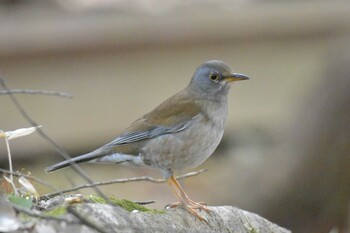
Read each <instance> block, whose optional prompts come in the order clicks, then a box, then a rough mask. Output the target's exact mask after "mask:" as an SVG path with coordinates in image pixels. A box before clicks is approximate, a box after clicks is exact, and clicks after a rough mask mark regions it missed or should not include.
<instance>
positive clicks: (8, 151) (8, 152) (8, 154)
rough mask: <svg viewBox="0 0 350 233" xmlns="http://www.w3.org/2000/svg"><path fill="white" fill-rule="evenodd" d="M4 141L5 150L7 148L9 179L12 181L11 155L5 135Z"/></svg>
mask: <svg viewBox="0 0 350 233" xmlns="http://www.w3.org/2000/svg"><path fill="white" fill-rule="evenodd" d="M5 143H6V150H7V156H8V158H9V169H10V172H11V173H10V180H12V181H13V175H12V172H13V169H12V157H11V150H10V143H9V140H8V138H7V137H5Z"/></svg>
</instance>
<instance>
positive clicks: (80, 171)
mask: <svg viewBox="0 0 350 233" xmlns="http://www.w3.org/2000/svg"><path fill="white" fill-rule="evenodd" d="M0 85H1V86H2V88H3V89H5V90H9V88H8V87H7V85H6V83H5V79H4V78H3V77H2V75H1V74H0ZM8 96H9V97H10V99H11V100H12V102H13V104H14V105H15V107H16V108H17V109H18V111H19V112H20V113H21V115H22V116H23V117H24V118H25V119H26V120H27V121H28V122H29V123H30V124H31V125H32V126H36V127H37V126H39V124H37V123H36V122H35V121H34V120H33V119H32V118H31V117H30V116H29V115H28V113H27V112H26V111H25V110H24V108H23V107H22V105H21V104H20V103H19V102H18V100H17V99H16V97H15V96H14V95H13V94H12V93H10V92H9V95H8ZM37 132H38V133H39V135H40V136H41V137H43V138H44V139H45V140H46V141H48V142H49V143H50V144H51V145H52V146H53V147H54V148H55V150H56V151H57V152H58V154H59V155H61V156H62V157H63V158H64V159H65V160H69V159H71V157H70V156H69V155H68V153H67V152H66V151H65V150H64V149H63V148H61V147H60V146H59V145H58V144H57V143H56V142H55V141H54V140H53V139H52V138H50V137H49V136H48V135H47V134H46V133H45V132H44V131H43V130H42V129H40V128H38V129H37ZM70 165H71V166H72V168H73V169H74V170H75V171H76V172H77V173H78V174H79V175H80V176H81V177H82V178H83V179H84V180H85V181H86V182H88V183H90V184H92V183H93V181H92V180H91V179H90V178H89V177H88V175H87V174H86V173H85V172H84V171H83V169H81V167H80V166H79V165H77V164H76V163H75V162H71V163H70ZM94 189H95V191H96V192H97V193H98V194H99V195H100V196H101V197H103V198H105V199H106V200H107V202H110V201H109V198H108V197H106V195H104V193H102V192H101V190H100V189H98V188H97V187H95V188H94Z"/></svg>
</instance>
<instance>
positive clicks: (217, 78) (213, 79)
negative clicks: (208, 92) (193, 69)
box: [209, 73, 219, 81]
mask: <svg viewBox="0 0 350 233" xmlns="http://www.w3.org/2000/svg"><path fill="white" fill-rule="evenodd" d="M209 78H210V80H212V81H217V80H219V75H217V74H215V73H211V74H210V75H209Z"/></svg>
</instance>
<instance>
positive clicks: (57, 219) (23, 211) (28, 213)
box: [11, 203, 80, 223]
mask: <svg viewBox="0 0 350 233" xmlns="http://www.w3.org/2000/svg"><path fill="white" fill-rule="evenodd" d="M11 204H12V203H11ZM12 207H13V208H14V209H15V210H16V211H18V212H21V213H24V214H26V215H29V216H31V217H36V218H43V219H48V220H56V221H64V222H67V223H80V221H76V220H73V219H72V220H70V219H67V218H63V217H57V216H51V215H44V214H40V213H36V212H34V211H32V210H30V209H27V208H23V207H21V206H18V205H15V204H12Z"/></svg>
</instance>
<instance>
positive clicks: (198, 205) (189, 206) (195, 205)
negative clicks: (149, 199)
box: [165, 199, 210, 223]
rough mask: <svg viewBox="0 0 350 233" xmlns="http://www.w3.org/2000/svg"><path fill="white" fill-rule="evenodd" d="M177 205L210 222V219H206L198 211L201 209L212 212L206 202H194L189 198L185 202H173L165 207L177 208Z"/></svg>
mask: <svg viewBox="0 0 350 233" xmlns="http://www.w3.org/2000/svg"><path fill="white" fill-rule="evenodd" d="M176 207H181V208H183V209H185V210H186V211H187V212H189V213H190V214H192V215H194V216H195V217H197V218H198V219H199V220H201V221H205V222H206V223H208V221H207V220H206V219H204V218H203V217H202V216H200V215H199V214H198V213H197V210H199V211H202V210H204V211H205V212H207V213H210V210H209V209H208V207H207V204H206V203H204V202H194V201H192V200H190V199H188V200H184V201H183V202H173V203H170V204H168V205H166V206H165V208H176Z"/></svg>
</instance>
